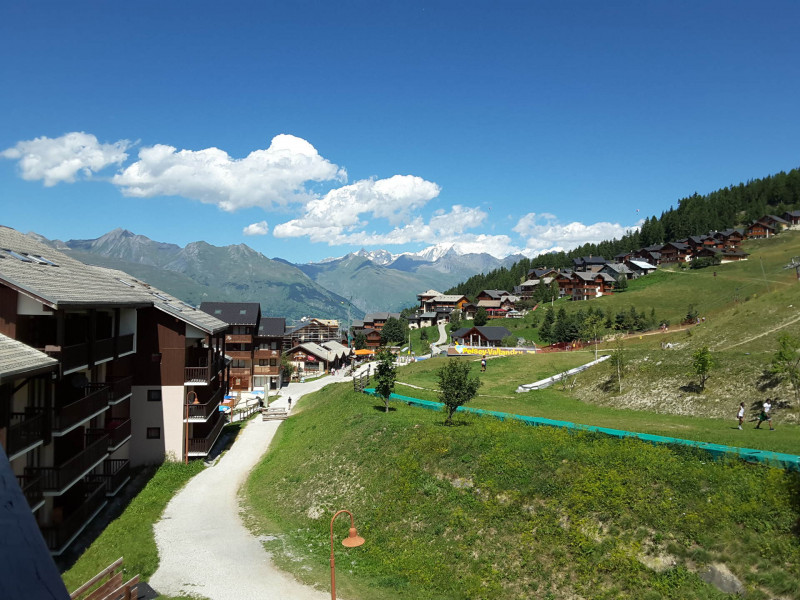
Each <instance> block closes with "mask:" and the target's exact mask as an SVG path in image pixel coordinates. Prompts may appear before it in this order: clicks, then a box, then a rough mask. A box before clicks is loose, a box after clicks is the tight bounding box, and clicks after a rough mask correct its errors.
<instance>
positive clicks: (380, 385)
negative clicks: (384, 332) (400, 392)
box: [375, 350, 397, 412]
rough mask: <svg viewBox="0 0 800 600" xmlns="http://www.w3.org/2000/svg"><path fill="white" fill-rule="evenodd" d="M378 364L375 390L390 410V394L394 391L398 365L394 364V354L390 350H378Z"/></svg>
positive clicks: (387, 409)
mask: <svg viewBox="0 0 800 600" xmlns="http://www.w3.org/2000/svg"><path fill="white" fill-rule="evenodd" d="M377 359H378V366H377V367H376V368H375V391H376V392H378V395H379V396H380V397H381V398H383V405H384V407H385V408H386V411H385V412H389V396H391V395H392V392H393V391H394V382H395V381H396V380H397V367H395V366H394V355H393V354H392V353H391V352H389V351H388V350H381V351H380V352H378V356H377Z"/></svg>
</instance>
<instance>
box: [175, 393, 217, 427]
mask: <svg viewBox="0 0 800 600" xmlns="http://www.w3.org/2000/svg"><path fill="white" fill-rule="evenodd" d="M223 391H224V390H223V389H222V388H219V389H218V390H217V391H216V392H214V394H213V395H212V396H211V398H210V399H209V400H208V402H205V403H203V404H200V403H197V404H186V405H185V406H184V410H185V411H186V413H184V415H186V414H187V413H188V415H189V420H190V421H206V420H208V418H209V417H210V416H211V415H213V414H214V412H215V411H217V407H218V406H219V403H220V402H221V401H222V395H223Z"/></svg>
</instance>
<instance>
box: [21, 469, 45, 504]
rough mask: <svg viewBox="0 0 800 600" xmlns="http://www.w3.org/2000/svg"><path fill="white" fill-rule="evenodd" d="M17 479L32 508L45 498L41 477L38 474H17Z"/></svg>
mask: <svg viewBox="0 0 800 600" xmlns="http://www.w3.org/2000/svg"><path fill="white" fill-rule="evenodd" d="M17 481H18V482H19V487H21V488H22V493H23V494H25V499H26V500H27V501H28V505H29V506H30V507H31V509H32V508H33V507H34V506H36V505H37V504H39V503H40V502H41V501H42V500H43V499H44V492H43V491H42V478H41V477H39V476H37V475H17Z"/></svg>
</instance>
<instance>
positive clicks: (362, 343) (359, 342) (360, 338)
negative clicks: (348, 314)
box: [353, 331, 367, 350]
mask: <svg viewBox="0 0 800 600" xmlns="http://www.w3.org/2000/svg"><path fill="white" fill-rule="evenodd" d="M353 345H354V346H355V347H356V350H363V349H364V348H366V347H367V336H366V335H365V334H364V332H363V331H359V332H358V333H357V334H356V336H355V338H353Z"/></svg>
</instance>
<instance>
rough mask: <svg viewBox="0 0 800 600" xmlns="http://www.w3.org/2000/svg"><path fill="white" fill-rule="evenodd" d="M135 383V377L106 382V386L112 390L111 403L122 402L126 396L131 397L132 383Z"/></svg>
mask: <svg viewBox="0 0 800 600" xmlns="http://www.w3.org/2000/svg"><path fill="white" fill-rule="evenodd" d="M132 382H133V377H131V376H128V377H120V378H119V379H111V380H109V381H107V382H106V385H107V386H109V387H110V388H111V400H110V402H114V401H116V400H121V399H122V398H124V397H125V396H129V395H130V394H131V383H132Z"/></svg>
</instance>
